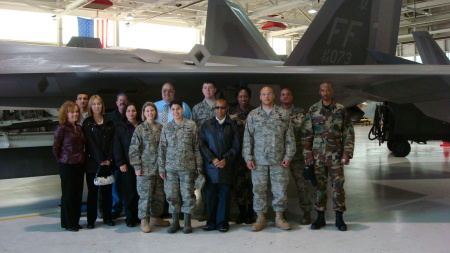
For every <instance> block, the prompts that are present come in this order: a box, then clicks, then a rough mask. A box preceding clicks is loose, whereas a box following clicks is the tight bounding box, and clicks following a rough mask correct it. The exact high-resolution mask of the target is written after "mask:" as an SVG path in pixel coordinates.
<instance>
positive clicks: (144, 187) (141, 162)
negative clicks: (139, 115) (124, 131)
mask: <svg viewBox="0 0 450 253" xmlns="http://www.w3.org/2000/svg"><path fill="white" fill-rule="evenodd" d="M161 129H162V125H161V124H159V123H155V124H154V125H150V124H148V122H144V123H142V124H140V125H139V126H137V127H136V130H135V131H134V134H133V137H132V138H131V143H130V150H129V156H130V164H131V165H132V166H133V167H134V170H135V171H137V170H141V171H142V176H138V177H136V179H137V191H138V194H139V206H138V216H139V219H144V218H148V217H149V216H150V213H151V216H152V217H160V216H161V215H162V214H163V212H164V200H165V195H164V181H163V180H162V179H161V177H160V176H159V174H158V164H157V159H158V144H159V138H160V135H161Z"/></svg>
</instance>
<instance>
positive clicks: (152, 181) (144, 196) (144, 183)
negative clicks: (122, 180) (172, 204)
mask: <svg viewBox="0 0 450 253" xmlns="http://www.w3.org/2000/svg"><path fill="white" fill-rule="evenodd" d="M136 182H137V185H136V188H137V192H138V194H139V203H138V217H139V219H144V218H148V217H149V216H150V215H151V216H152V217H161V215H162V214H163V212H164V202H165V194H164V181H163V180H162V178H161V177H160V176H157V175H155V176H140V177H136Z"/></svg>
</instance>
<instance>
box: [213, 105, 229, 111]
mask: <svg viewBox="0 0 450 253" xmlns="http://www.w3.org/2000/svg"><path fill="white" fill-rule="evenodd" d="M227 108H228V107H226V106H216V107H214V109H216V110H219V109H222V110H225V109H227Z"/></svg>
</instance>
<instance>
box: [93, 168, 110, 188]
mask: <svg viewBox="0 0 450 253" xmlns="http://www.w3.org/2000/svg"><path fill="white" fill-rule="evenodd" d="M112 183H114V175H113V173H112V171H111V168H110V167H109V165H100V166H98V169H97V173H96V174H95V178H94V184H95V185H97V186H102V185H109V184H112Z"/></svg>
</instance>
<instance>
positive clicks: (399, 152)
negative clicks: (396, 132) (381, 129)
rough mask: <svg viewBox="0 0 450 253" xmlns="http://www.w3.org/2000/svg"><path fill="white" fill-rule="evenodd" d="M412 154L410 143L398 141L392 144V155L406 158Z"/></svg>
mask: <svg viewBox="0 0 450 253" xmlns="http://www.w3.org/2000/svg"><path fill="white" fill-rule="evenodd" d="M409 152H411V145H409V143H408V141H405V140H398V141H394V142H393V143H392V153H394V155H395V156H397V157H405V156H407V155H408V154H409Z"/></svg>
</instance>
